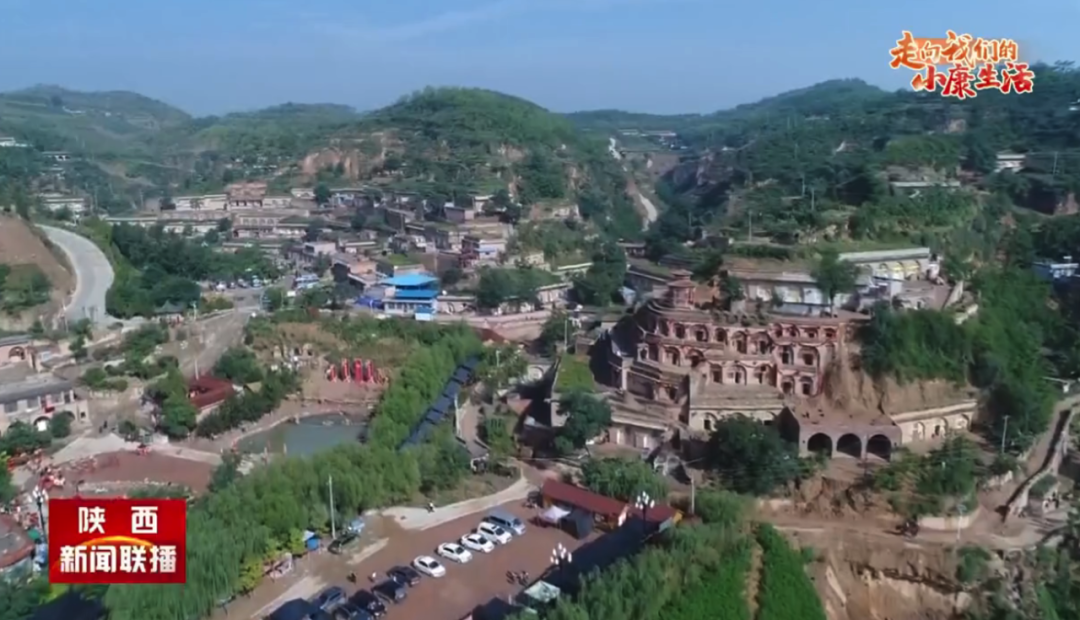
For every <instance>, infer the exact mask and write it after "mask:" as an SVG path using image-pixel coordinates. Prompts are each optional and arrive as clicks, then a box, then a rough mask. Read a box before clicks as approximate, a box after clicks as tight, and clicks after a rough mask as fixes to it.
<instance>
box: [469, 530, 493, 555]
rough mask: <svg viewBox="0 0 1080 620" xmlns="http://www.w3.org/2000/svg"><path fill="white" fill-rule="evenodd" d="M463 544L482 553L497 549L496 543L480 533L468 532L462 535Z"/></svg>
mask: <svg viewBox="0 0 1080 620" xmlns="http://www.w3.org/2000/svg"><path fill="white" fill-rule="evenodd" d="M461 544H462V545H464V546H465V547H466V548H468V549H472V550H473V551H479V552H480V553H491V552H492V551H494V550H495V545H494V543H492V542H491V541H490V540H488V539H486V538H484V537H483V536H482V535H480V534H476V533H473V534H466V535H464V536H462V537H461Z"/></svg>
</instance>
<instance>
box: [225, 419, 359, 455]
mask: <svg viewBox="0 0 1080 620" xmlns="http://www.w3.org/2000/svg"><path fill="white" fill-rule="evenodd" d="M366 432H367V422H366V421H365V420H362V419H358V418H355V417H349V416H347V415H345V414H343V413H320V414H316V415H312V416H308V417H304V418H300V420H299V421H297V422H295V423H294V422H292V421H285V422H282V423H281V424H278V425H277V426H275V427H273V428H269V429H266V430H265V431H259V432H257V433H253V434H251V435H248V436H247V437H244V438H243V439H241V440H240V441H239V442H238V443H237V444H236V447H237V450H239V451H240V452H244V453H248V454H262V453H263V452H264V451H267V450H269V451H270V453H272V454H281V453H286V454H288V455H289V456H309V455H312V454H315V453H316V452H322V451H323V450H326V449H328V448H333V447H334V446H339V445H341V444H345V443H351V442H356V441H362V440H363V437H364V435H365V433H366Z"/></svg>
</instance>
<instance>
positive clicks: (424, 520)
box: [365, 476, 534, 531]
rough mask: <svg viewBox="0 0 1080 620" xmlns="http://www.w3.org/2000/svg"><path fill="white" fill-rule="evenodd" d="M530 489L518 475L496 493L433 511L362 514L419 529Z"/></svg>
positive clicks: (525, 494)
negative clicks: (516, 478) (516, 479)
mask: <svg viewBox="0 0 1080 620" xmlns="http://www.w3.org/2000/svg"><path fill="white" fill-rule="evenodd" d="M533 489H534V487H533V485H532V484H530V483H529V481H528V480H526V479H525V477H524V476H522V477H520V478H518V481H517V482H515V483H514V484H512V485H510V486H508V487H506V488H505V489H503V490H502V491H499V492H498V493H492V494H491V495H485V496H484V497H477V498H475V499H467V500H465V501H462V502H458V503H456V504H449V505H447V506H440V507H438V508H436V509H435V510H434V511H433V512H428V510H427V509H425V508H411V507H406V506H400V507H395V508H385V509H383V510H373V511H370V512H369V513H367V514H365V516H370V515H378V516H381V517H385V518H387V519H392V520H393V521H394V522H395V523H396V524H397V525H398V526H399V527H401V528H402V529H405V530H411V531H423V530H427V529H431V528H433V527H438V526H440V525H442V524H444V523H449V522H450V521H453V520H455V519H459V518H461V517H467V516H469V515H471V514H475V513H477V512H483V511H485V510H490V509H491V508H494V507H495V506H498V505H499V504H505V503H506V502H512V501H515V500H524V499H525V498H527V497H528V496H529V492H530V491H532V490H533Z"/></svg>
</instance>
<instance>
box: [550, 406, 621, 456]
mask: <svg viewBox="0 0 1080 620" xmlns="http://www.w3.org/2000/svg"><path fill="white" fill-rule="evenodd" d="M559 413H560V415H564V416H567V417H566V423H565V424H563V426H562V427H560V428H559V431H558V435H557V436H556V438H555V449H556V450H557V451H559V452H560V453H562V454H569V453H571V452H573V451H575V450H580V449H582V448H584V447H585V446H586V445H587V443H588V442H589V441H591V440H593V439H595V438H596V437H597V436H598V435H600V434H601V433H602V432H604V431H605V430H607V428H608V427H610V426H611V405H609V404H608V402H607V401H606V400H602V399H600V398H597V397H596V396H594V395H592V394H589V393H587V392H577V391H574V392H570V393H569V394H565V395H563V397H562V400H560V401H559Z"/></svg>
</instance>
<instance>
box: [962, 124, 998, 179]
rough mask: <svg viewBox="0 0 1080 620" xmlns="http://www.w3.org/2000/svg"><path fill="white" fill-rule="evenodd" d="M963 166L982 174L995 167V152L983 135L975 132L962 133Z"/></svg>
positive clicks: (988, 172)
mask: <svg viewBox="0 0 1080 620" xmlns="http://www.w3.org/2000/svg"><path fill="white" fill-rule="evenodd" d="M964 167H966V168H967V169H968V170H974V171H975V172H981V173H983V174H990V173H992V172H994V169H995V168H997V153H995V152H994V149H993V148H991V146H990V145H989V144H988V143H987V141H986V138H985V136H983V135H981V134H979V133H977V132H967V133H965V134H964Z"/></svg>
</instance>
